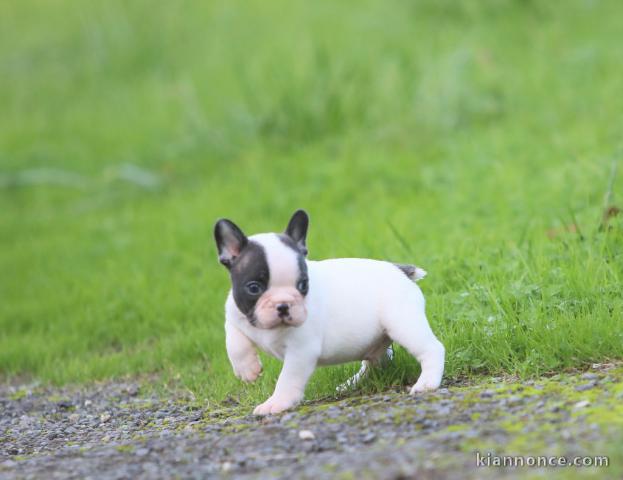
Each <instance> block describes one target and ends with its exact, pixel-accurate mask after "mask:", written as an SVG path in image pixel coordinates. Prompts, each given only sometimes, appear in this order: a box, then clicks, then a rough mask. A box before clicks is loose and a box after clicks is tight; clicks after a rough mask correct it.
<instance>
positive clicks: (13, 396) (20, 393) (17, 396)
mask: <svg viewBox="0 0 623 480" xmlns="http://www.w3.org/2000/svg"><path fill="white" fill-rule="evenodd" d="M26 395H28V392H27V391H26V390H23V389H21V390H17V391H15V392H13V393H12V394H11V395H9V398H10V399H11V400H21V399H22V398H24V397H25V396H26Z"/></svg>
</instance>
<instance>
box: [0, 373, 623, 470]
mask: <svg viewBox="0 0 623 480" xmlns="http://www.w3.org/2000/svg"><path fill="white" fill-rule="evenodd" d="M622 379H623V366H622V365H621V364H617V365H613V364H601V365H593V368H591V369H589V370H587V371H584V372H577V373H566V374H560V375H556V376H553V377H548V378H542V379H539V380H535V381H526V382H516V381H512V379H503V378H489V379H487V380H486V381H483V382H479V383H477V384H465V385H448V386H446V388H442V389H440V390H438V391H436V392H430V393H426V394H421V395H419V396H417V397H410V396H408V395H407V394H406V393H404V392H402V391H388V392H386V393H384V394H380V395H374V396H365V397H361V396H359V397H353V396H350V397H348V398H345V399H342V400H336V401H325V402H308V403H305V404H303V405H302V406H301V407H299V408H298V409H296V410H294V411H292V412H287V413H285V414H282V415H278V416H274V417H268V418H256V417H253V416H251V415H249V412H248V409H247V408H244V409H243V408H242V407H236V406H232V407H231V408H224V409H223V408H221V409H212V408H208V407H206V406H205V405H202V404H201V403H200V402H197V401H192V400H189V399H187V398H183V397H175V398H159V397H157V396H155V395H148V394H145V393H144V392H143V391H142V388H141V386H140V385H139V384H137V383H104V384H94V385H89V386H85V387H81V388H62V389H58V388H57V389H53V388H43V387H33V386H8V385H5V386H3V387H0V478H97V479H101V478H105V479H116V478H119V479H121V478H172V477H174V478H206V477H210V478H212V477H214V478H258V479H259V478H262V479H264V478H276V479H277V478H283V479H293V478H297V479H298V478H314V479H321V478H339V479H351V478H352V479H355V478H357V479H367V478H370V479H376V478H383V479H385V478H387V479H406V478H418V479H422V478H423V479H426V478H457V476H460V477H461V478H499V477H504V476H505V477H511V478H525V477H528V478H534V477H536V478H540V477H543V478H552V477H558V478H584V477H594V478H622V477H623V455H622V450H623V449H622V448H621V447H620V446H621V445H623V383H622ZM516 455H522V456H523V457H521V458H520V459H505V458H499V457H500V456H516ZM530 456H532V457H545V456H552V457H554V458H556V459H558V458H559V457H562V456H564V457H565V460H564V461H570V462H573V461H574V458H575V457H587V458H581V459H580V460H577V461H580V462H583V463H588V462H591V463H592V465H591V466H580V467H578V466H557V467H554V466H543V465H542V464H541V466H538V462H545V461H552V460H546V459H540V458H533V461H534V462H535V463H536V464H537V466H532V465H531V466H527V465H525V464H526V463H529V462H531V460H530V458H529V457H530ZM602 456H607V457H608V458H607V462H608V465H607V466H605V465H595V464H596V463H598V462H602V463H603V462H605V461H606V460H604V459H600V458H595V457H602ZM496 458H497V460H496ZM498 461H499V462H504V461H506V462H507V465H508V462H511V461H512V462H518V463H519V465H518V466H515V467H508V466H507V467H503V466H495V465H496V462H498ZM522 461H523V462H524V465H523V466H521V464H520V463H521V462H522ZM556 461H558V460H556ZM487 464H488V465H487Z"/></svg>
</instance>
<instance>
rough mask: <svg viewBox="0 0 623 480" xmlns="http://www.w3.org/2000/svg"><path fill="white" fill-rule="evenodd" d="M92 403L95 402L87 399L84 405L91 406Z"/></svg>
mask: <svg viewBox="0 0 623 480" xmlns="http://www.w3.org/2000/svg"><path fill="white" fill-rule="evenodd" d="M91 405H93V402H92V401H91V400H85V401H84V406H85V407H90V406H91Z"/></svg>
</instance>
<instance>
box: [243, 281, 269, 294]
mask: <svg viewBox="0 0 623 480" xmlns="http://www.w3.org/2000/svg"><path fill="white" fill-rule="evenodd" d="M244 288H245V290H246V291H247V293H248V294H249V295H259V294H260V293H262V291H263V290H264V288H263V287H262V284H261V283H260V282H249V283H247V284H246V285H245V286H244Z"/></svg>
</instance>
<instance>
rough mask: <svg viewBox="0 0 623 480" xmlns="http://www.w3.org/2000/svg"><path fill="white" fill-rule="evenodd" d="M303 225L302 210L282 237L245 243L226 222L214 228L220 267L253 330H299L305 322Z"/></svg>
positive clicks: (261, 236)
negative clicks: (227, 273) (226, 270)
mask: <svg viewBox="0 0 623 480" xmlns="http://www.w3.org/2000/svg"><path fill="white" fill-rule="evenodd" d="M308 225H309V217H308V216H307V213H305V211H303V210H298V211H296V212H295V213H294V215H293V216H292V218H291V219H290V222H289V223H288V227H287V228H286V230H285V232H284V233H260V234H258V235H252V236H250V237H247V236H245V234H244V233H242V230H240V228H238V227H237V226H236V225H235V224H234V223H233V222H231V221H230V220H226V219H221V220H219V221H218V222H216V225H215V226H214V238H215V240H216V246H217V248H218V254H219V261H220V262H221V263H222V264H223V265H225V267H227V269H228V270H229V273H230V277H231V283H232V293H233V297H234V301H235V302H236V306H237V307H238V309H239V310H240V311H241V312H242V313H243V314H244V315H245V316H246V317H247V318H248V319H249V322H251V324H252V325H253V326H255V327H257V328H275V327H279V326H293V327H298V326H299V325H301V324H302V323H303V322H304V321H305V319H306V318H307V310H306V309H305V297H306V295H307V292H308V289H309V283H308V282H309V280H308V277H307V264H306V262H305V256H306V255H307V246H306V244H305V238H306V236H307V227H308Z"/></svg>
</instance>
